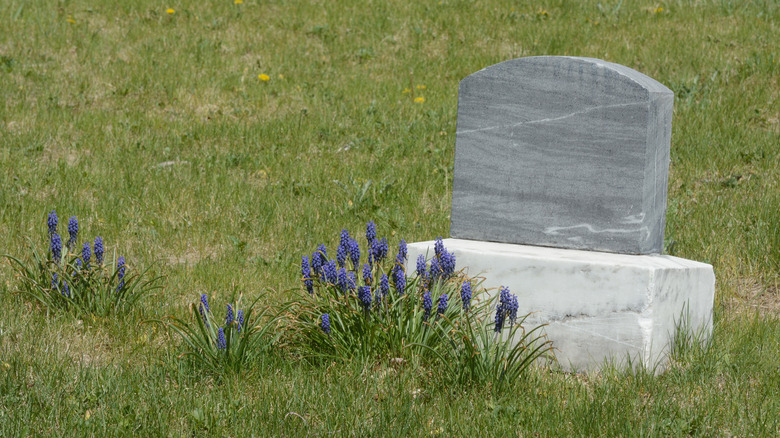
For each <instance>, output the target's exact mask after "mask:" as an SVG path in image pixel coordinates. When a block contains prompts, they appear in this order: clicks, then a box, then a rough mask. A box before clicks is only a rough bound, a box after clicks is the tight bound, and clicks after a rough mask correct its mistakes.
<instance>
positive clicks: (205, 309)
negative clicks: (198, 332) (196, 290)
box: [198, 294, 210, 327]
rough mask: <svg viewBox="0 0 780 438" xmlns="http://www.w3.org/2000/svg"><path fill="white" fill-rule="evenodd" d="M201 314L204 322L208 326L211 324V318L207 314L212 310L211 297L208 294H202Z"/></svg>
mask: <svg viewBox="0 0 780 438" xmlns="http://www.w3.org/2000/svg"><path fill="white" fill-rule="evenodd" d="M198 307H199V308H200V316H202V317H203V323H204V324H206V327H208V326H209V319H208V317H207V316H206V314H207V313H209V312H210V310H209V298H208V297H207V296H206V294H202V295H201V296H200V306H198Z"/></svg>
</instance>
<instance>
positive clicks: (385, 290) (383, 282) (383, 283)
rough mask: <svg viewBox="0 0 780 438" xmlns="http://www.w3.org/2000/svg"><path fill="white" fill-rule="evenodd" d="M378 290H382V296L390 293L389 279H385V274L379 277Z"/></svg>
mask: <svg viewBox="0 0 780 438" xmlns="http://www.w3.org/2000/svg"><path fill="white" fill-rule="evenodd" d="M379 291H380V292H382V296H383V297H386V296H387V294H389V293H390V281H388V279H387V274H382V277H380V278H379Z"/></svg>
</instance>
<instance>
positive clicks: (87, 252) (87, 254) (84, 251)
mask: <svg viewBox="0 0 780 438" xmlns="http://www.w3.org/2000/svg"><path fill="white" fill-rule="evenodd" d="M91 258H92V251H91V248H90V247H89V242H84V246H83V247H82V248H81V260H83V261H84V269H89V259H91Z"/></svg>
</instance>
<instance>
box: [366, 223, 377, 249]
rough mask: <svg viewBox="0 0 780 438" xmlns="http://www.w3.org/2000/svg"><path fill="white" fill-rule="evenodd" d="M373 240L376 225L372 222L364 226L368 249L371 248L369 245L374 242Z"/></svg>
mask: <svg viewBox="0 0 780 438" xmlns="http://www.w3.org/2000/svg"><path fill="white" fill-rule="evenodd" d="M374 239H376V224H375V223H374V221H369V222H368V223H367V224H366V240H367V241H368V246H369V247H371V243H373V242H374Z"/></svg>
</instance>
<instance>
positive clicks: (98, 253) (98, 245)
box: [95, 237, 104, 265]
mask: <svg viewBox="0 0 780 438" xmlns="http://www.w3.org/2000/svg"><path fill="white" fill-rule="evenodd" d="M103 251H104V248H103V238H102V237H97V238H96V239H95V258H96V259H97V262H98V265H102V264H103Z"/></svg>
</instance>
